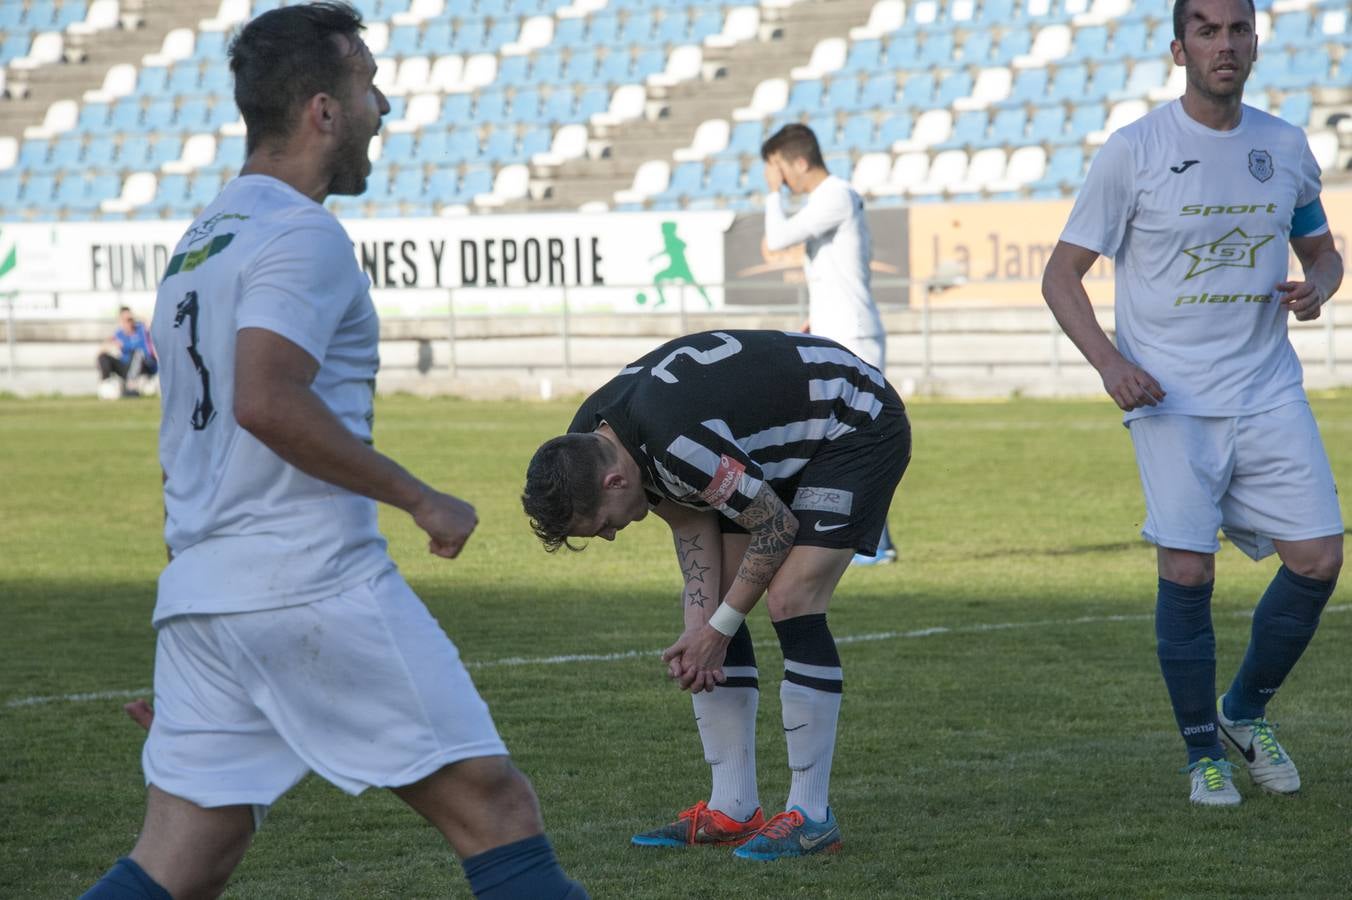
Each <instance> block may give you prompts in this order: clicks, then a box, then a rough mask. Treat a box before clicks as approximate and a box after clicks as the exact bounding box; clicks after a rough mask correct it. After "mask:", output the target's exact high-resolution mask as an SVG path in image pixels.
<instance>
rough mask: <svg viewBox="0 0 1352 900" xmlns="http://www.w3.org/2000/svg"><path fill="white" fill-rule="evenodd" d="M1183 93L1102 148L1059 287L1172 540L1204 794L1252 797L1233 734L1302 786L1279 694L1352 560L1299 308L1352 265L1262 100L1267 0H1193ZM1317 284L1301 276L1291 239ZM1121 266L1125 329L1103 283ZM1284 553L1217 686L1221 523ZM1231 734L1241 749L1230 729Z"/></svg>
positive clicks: (1195, 781) (1189, 722)
mask: <svg viewBox="0 0 1352 900" xmlns="http://www.w3.org/2000/svg"><path fill="white" fill-rule="evenodd" d="M1174 35H1175V40H1174V42H1173V45H1172V49H1173V55H1174V61H1175V62H1176V63H1177V64H1178V65H1180V66H1185V67H1186V69H1187V88H1186V91H1185V93H1184V95H1183V97H1182V98H1181V99H1179V100H1176V101H1174V102H1172V103H1168V104H1166V105H1164V106H1162V107H1160V108H1158V109H1156V110H1154V111H1152V112H1151V113H1149V114H1147V115H1146V116H1144V117H1143V118H1141V119H1139V120H1138V121H1136V122H1133V123H1132V124H1130V125H1128V126H1126V127H1124V128H1122V129H1121V130H1119V131H1117V132H1115V133H1114V134H1113V135H1112V136H1111V137H1110V138H1109V139H1108V141H1107V143H1106V144H1104V146H1103V148H1102V150H1100V151H1099V153H1098V155H1097V157H1096V158H1095V159H1094V162H1093V165H1092V166H1091V168H1090V171H1089V175H1088V177H1087V179H1086V181H1085V184H1084V187H1083V189H1082V190H1081V192H1080V195H1079V197H1078V198H1077V200H1076V203H1075V207H1074V209H1073V210H1072V212H1071V215H1070V219H1069V221H1068V222H1067V223H1066V227H1065V230H1064V231H1063V232H1062V234H1061V241H1060V243H1058V244H1057V247H1056V250H1055V251H1054V252H1053V254H1052V258H1051V260H1050V261H1049V262H1048V265H1047V270H1046V273H1045V275H1044V280H1043V295H1044V296H1045V297H1046V300H1047V303H1048V304H1049V305H1050V307H1051V309H1052V311H1053V312H1054V313H1055V314H1056V318H1057V321H1058V322H1060V323H1061V326H1062V328H1063V329H1064V330H1065V332H1066V334H1067V335H1068V336H1069V337H1070V338H1071V339H1072V340H1073V341H1074V342H1075V344H1076V346H1077V347H1079V348H1080V350H1081V352H1083V353H1084V355H1085V357H1086V358H1087V359H1088V360H1089V362H1090V363H1092V364H1093V365H1094V367H1095V368H1096V369H1097V370H1098V371H1099V373H1100V375H1102V377H1103V384H1104V387H1105V389H1106V390H1107V392H1108V394H1109V395H1110V396H1111V397H1112V398H1113V399H1114V400H1115V401H1116V402H1117V404H1118V406H1120V407H1121V408H1122V409H1123V410H1125V411H1126V416H1125V421H1126V424H1127V426H1128V428H1129V429H1130V433H1131V439H1132V443H1133V445H1134V447H1135V451H1136V461H1137V467H1138V469H1139V472H1140V478H1141V485H1142V488H1143V490H1144V493H1145V502H1146V521H1145V526H1144V528H1143V529H1142V534H1143V536H1144V537H1145V538H1146V539H1147V540H1148V541H1150V542H1151V543H1153V544H1155V545H1156V547H1157V557H1158V570H1159V587H1158V594H1157V600H1156V615H1155V631H1156V645H1157V650H1158V656H1159V662H1160V668H1161V671H1162V672H1163V675H1164V680H1165V684H1166V686H1167V688H1168V692H1169V697H1170V701H1171V703H1172V705H1173V710H1174V716H1175V719H1176V720H1177V723H1178V727H1179V731H1180V733H1181V734H1182V736H1183V740H1184V742H1185V744H1186V746H1187V751H1188V765H1187V767H1186V771H1187V772H1188V773H1189V774H1190V799H1191V801H1192V802H1193V803H1195V804H1199V805H1205V806H1233V805H1236V804H1238V803H1239V802H1240V801H1241V797H1240V794H1239V792H1238V790H1237V789H1236V788H1235V786H1234V781H1233V778H1232V767H1231V763H1230V762H1229V761H1228V759H1227V757H1226V752H1225V748H1224V747H1225V746H1228V747H1229V748H1230V749H1232V750H1234V751H1235V753H1236V757H1237V759H1238V760H1239V761H1240V762H1241V763H1242V764H1243V765H1245V766H1246V767H1247V768H1248V770H1249V774H1250V776H1251V778H1252V780H1253V782H1254V783H1255V784H1256V785H1257V786H1259V787H1261V788H1264V789H1265V790H1268V791H1270V792H1274V793H1279V794H1290V793H1294V792H1295V791H1296V790H1298V789H1299V787H1300V777H1299V775H1298V773H1297V771H1296V766H1295V763H1293V762H1292V760H1291V758H1290V756H1288V755H1287V753H1286V751H1285V749H1284V748H1283V747H1282V745H1281V744H1279V743H1278V742H1277V740H1276V738H1275V736H1274V727H1275V726H1274V725H1273V724H1272V723H1271V722H1270V721H1269V720H1268V719H1267V718H1266V706H1267V704H1268V702H1269V701H1270V700H1271V699H1272V697H1273V695H1274V694H1275V693H1276V692H1277V689H1278V688H1279V687H1280V686H1281V684H1282V682H1283V680H1284V679H1285V678H1286V676H1287V674H1288V673H1289V672H1290V671H1291V669H1292V668H1293V667H1294V666H1295V664H1296V662H1297V660H1298V659H1299V658H1300V655H1301V653H1302V652H1303V651H1304V649H1305V647H1306V645H1307V644H1308V643H1309V641H1310V639H1311V638H1312V637H1313V636H1314V632H1315V629H1316V628H1317V626H1318V624H1319V617H1320V613H1321V611H1322V610H1323V608H1324V606H1325V604H1326V603H1327V602H1328V599H1329V597H1330V596H1331V595H1332V593H1333V589H1334V587H1335V584H1336V582H1337V578H1338V573H1339V570H1340V568H1341V565H1342V541H1343V539H1342V535H1343V522H1342V516H1341V511H1340V509H1339V503H1338V495H1337V490H1336V488H1335V486H1334V483H1333V476H1332V473H1331V471H1330V468H1329V462H1328V458H1327V456H1326V455H1325V451H1324V446H1323V442H1322V441H1321V439H1320V435H1319V429H1318V427H1317V426H1316V424H1315V420H1314V416H1313V415H1312V414H1311V412H1310V407H1309V404H1308V403H1307V402H1306V399H1305V391H1304V388H1303V386H1302V373H1301V367H1300V362H1299V360H1298V359H1297V358H1296V354H1295V350H1294V349H1293V348H1292V346H1291V342H1290V340H1289V339H1288V336H1287V320H1288V317H1289V316H1292V315H1294V316H1295V318H1296V319H1298V320H1301V321H1305V320H1309V319H1313V318H1316V317H1318V316H1319V314H1320V308H1321V306H1322V305H1323V304H1324V303H1325V302H1326V301H1327V300H1328V299H1329V298H1330V297H1331V296H1332V295H1333V294H1334V292H1335V291H1337V289H1338V287H1339V285H1340V284H1341V281H1342V275H1343V266H1342V259H1341V258H1340V256H1339V255H1338V253H1337V251H1336V249H1335V248H1334V244H1333V239H1332V236H1331V235H1330V233H1329V227H1328V222H1327V220H1326V218H1325V215H1324V210H1323V207H1322V205H1321V203H1320V199H1319V193H1320V179H1319V166H1318V165H1317V164H1316V163H1315V160H1314V158H1313V156H1312V155H1311V153H1310V148H1309V144H1308V142H1307V141H1306V138H1305V134H1304V133H1303V132H1302V131H1301V130H1300V129H1299V128H1296V127H1293V126H1291V125H1289V124H1287V123H1285V122H1283V121H1281V120H1280V119H1277V118H1275V117H1274V116H1270V115H1268V114H1267V113H1264V112H1261V111H1259V110H1257V109H1254V108H1253V107H1251V106H1246V105H1244V104H1243V103H1242V102H1241V101H1242V95H1243V86H1244V81H1245V79H1246V78H1247V76H1248V74H1249V71H1250V69H1251V67H1252V65H1253V62H1254V59H1255V58H1256V56H1257V37H1256V34H1255V31H1254V8H1253V4H1252V3H1251V2H1249V0H1180V2H1177V3H1175V5H1174ZM1288 246H1289V247H1290V248H1291V249H1293V250H1294V251H1295V254H1296V257H1297V258H1298V259H1299V261H1300V264H1301V266H1302V268H1303V270H1304V280H1288V272H1287V265H1288V259H1287V252H1288V251H1287V248H1288ZM1100 255H1107V256H1111V257H1113V259H1114V262H1115V263H1116V320H1117V346H1116V347H1115V348H1114V346H1113V344H1112V343H1111V342H1110V341H1109V340H1108V338H1107V337H1106V335H1105V334H1104V333H1103V331H1102V329H1101V328H1099V327H1098V325H1097V323H1096V321H1095V319H1094V315H1093V311H1092V309H1091V307H1090V303H1089V298H1088V296H1087V294H1086V293H1085V291H1084V287H1083V284H1082V279H1083V277H1084V275H1085V273H1086V272H1088V271H1089V268H1090V267H1091V266H1092V265H1093V264H1094V261H1095V260H1096V259H1097V258H1098V257H1099V256H1100ZM1218 531H1224V533H1225V534H1226V535H1227V537H1228V538H1229V539H1230V541H1231V542H1232V543H1233V544H1234V545H1235V546H1236V547H1238V548H1239V549H1240V550H1242V551H1243V552H1245V553H1246V554H1248V555H1249V556H1250V557H1252V558H1253V559H1261V558H1263V557H1265V556H1268V555H1270V554H1272V553H1274V552H1275V553H1277V555H1278V556H1279V557H1280V558H1281V561H1282V566H1281V568H1280V569H1278V571H1277V574H1276V576H1275V577H1274V578H1273V580H1272V583H1271V585H1270V586H1269V587H1268V589H1267V591H1266V592H1265V593H1264V595H1263V597H1262V599H1261V600H1260V601H1259V603H1258V606H1257V608H1256V610H1255V612H1254V619H1253V628H1252V634H1251V639H1250V643H1249V647H1248V651H1247V653H1246V655H1245V657H1244V660H1243V662H1242V664H1241V665H1240V667H1239V671H1238V672H1237V674H1236V675H1235V677H1234V680H1233V681H1232V682H1231V684H1230V687H1229V688H1228V690H1227V691H1226V692H1225V694H1224V695H1223V696H1222V697H1221V698H1220V699H1219V700H1217V698H1216V694H1215V670H1216V651H1215V636H1214V632H1213V630H1212V625H1211V611H1210V604H1211V594H1212V588H1213V584H1214V572H1215V553H1216V551H1217V550H1219V548H1220V544H1219V541H1218V540H1217V532H1218ZM1223 745H1224V746H1223Z"/></svg>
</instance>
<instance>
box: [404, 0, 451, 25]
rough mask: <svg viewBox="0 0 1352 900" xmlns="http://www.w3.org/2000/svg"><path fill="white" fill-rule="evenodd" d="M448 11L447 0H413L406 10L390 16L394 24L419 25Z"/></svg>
mask: <svg viewBox="0 0 1352 900" xmlns="http://www.w3.org/2000/svg"><path fill="white" fill-rule="evenodd" d="M445 11H446V0H413V2H412V4H410V5H409V8H408V9H407V10H405V11H404V12H399V13H395V14H394V15H392V16H390V22H391V24H394V25H418V24H420V23H422V22H426V21H427V20H428V19H435V18H436V17H437V16H439V15H441V14H442V13H443V12H445Z"/></svg>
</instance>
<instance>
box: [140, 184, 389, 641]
mask: <svg viewBox="0 0 1352 900" xmlns="http://www.w3.org/2000/svg"><path fill="white" fill-rule="evenodd" d="M241 328H264V329H267V330H268V331H271V332H274V333H276V334H278V335H281V336H282V337H284V338H286V339H287V340H289V341H291V342H292V343H294V344H296V345H298V346H299V347H301V348H302V349H303V350H305V352H306V353H309V354H310V355H311V356H313V357H314V358H315V359H316V360H317V361H318V362H319V371H318V373H317V374H316V376H315V380H314V383H313V385H312V387H313V390H314V391H315V393H316V394H318V395H319V397H320V399H322V400H323V401H324V403H325V404H326V405H327V406H328V407H329V409H330V410H332V411H333V413H334V414H335V415H336V416H337V417H338V418H339V419H340V420H341V421H342V423H343V424H344V425H345V426H346V427H347V428H348V429H349V430H350V431H351V432H352V433H353V434H355V435H356V436H357V437H358V438H360V439H362V440H364V441H367V442H368V443H369V442H370V441H371V424H372V416H373V412H372V400H373V392H374V386H375V375H376V369H377V367H378V365H379V359H378V356H377V341H378V338H379V322H378V320H377V318H376V311H375V307H374V305H373V304H372V303H371V295H370V283H369V281H368V279H367V278H366V277H365V276H364V275H363V274H362V273H361V270H360V269H359V268H358V267H357V263H356V259H355V257H354V256H353V253H352V242H351V240H350V239H349V238H348V236H347V233H346V232H345V231H344V230H343V227H342V225H340V224H339V223H338V220H337V219H335V218H334V217H333V215H332V214H331V213H329V212H328V211H327V210H325V209H324V207H323V206H321V205H320V204H318V203H315V202H314V201H313V200H311V199H309V198H308V197H305V196H303V195H302V194H300V193H299V192H298V191H296V190H294V189H293V188H291V187H290V186H288V185H287V184H285V183H283V182H281V181H278V180H276V179H273V178H270V177H267V176H262V175H248V176H244V177H241V178H237V179H235V180H234V181H232V182H230V184H228V185H227V186H226V187H225V189H224V190H223V191H222V192H221V194H220V196H219V197H217V198H216V199H215V200H214V201H213V202H212V203H211V205H210V206H208V207H207V208H206V209H205V210H204V211H203V212H202V214H201V215H200V216H199V217H198V219H197V220H196V221H195V222H194V223H193V224H192V227H191V228H189V229H188V232H187V234H186V235H184V237H183V238H182V240H180V241H179V243H178V246H177V247H176V248H175V249H174V253H173V256H172V257H171V259H170V262H169V266H168V268H167V270H166V272H165V276H164V280H163V281H162V282H161V284H160V288H159V294H158V296H157V298H156V301H155V320H154V326H153V334H154V338H155V343H156V345H157V346H158V347H159V348H160V365H161V369H160V383H161V404H162V409H163V418H162V421H161V424H160V464H161V466H163V468H164V473H165V478H166V480H165V484H164V504H165V525H164V534H165V543H167V544H168V545H169V548H170V550H171V551H172V552H173V560H172V561H171V562H170V563H169V565H168V567H167V568H165V570H164V572H163V573H162V574H161V576H160V583H159V597H158V601H157V603H156V607H155V617H154V618H155V622H156V623H159V622H161V621H162V620H164V619H166V618H168V617H170V616H174V615H180V614H185V613H227V612H247V611H255V610H261V609H273V608H278V607H283V606H292V605H296V604H300V603H308V602H311V601H313V600H317V599H321V598H324V597H329V596H332V595H334V594H335V593H338V592H339V591H341V590H342V589H343V588H345V587H347V586H349V585H351V584H354V583H357V582H361V581H364V580H366V579H368V578H370V577H372V576H373V575H375V574H376V573H377V572H379V571H380V570H381V569H382V568H384V567H387V566H389V565H391V562H390V560H389V557H388V555H387V554H386V552H385V541H384V539H383V538H382V537H381V536H380V533H379V532H378V531H377V529H376V505H375V502H374V501H373V500H370V499H367V498H365V497H362V496H359V495H357V494H354V493H352V492H350V491H347V490H344V489H342V488H339V487H336V486H335V485H332V484H329V483H327V482H324V481H320V480H319V479H316V478H312V477H310V476H309V475H306V474H304V473H303V472H301V471H300V470H299V469H297V468H295V467H294V466H291V465H289V464H288V463H286V462H283V461H282V459H281V458H280V457H279V456H277V455H276V454H275V453H273V452H272V451H271V450H269V449H268V448H267V447H266V446H264V445H263V444H262V443H261V442H260V441H259V440H258V439H257V438H255V437H254V436H253V435H251V434H249V433H248V432H247V431H245V430H244V429H243V428H241V427H240V426H239V423H238V422H236V421H235V417H234V411H233V407H234V382H235V335H236V332H237V331H239V330H240V329H241Z"/></svg>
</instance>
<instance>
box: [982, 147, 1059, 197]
mask: <svg viewBox="0 0 1352 900" xmlns="http://www.w3.org/2000/svg"><path fill="white" fill-rule="evenodd" d="M1045 174H1047V151H1046V150H1044V149H1042V148H1041V147H1019V148H1018V149H1017V150H1015V151H1014V152H1013V153H1011V154H1009V165H1008V166H1006V167H1005V177H1004V179H1003V180H1001V181H999V182H997V183H995V184H992V185H991V186H990V189H991V190H992V191H1017V190H1019V189H1021V188H1022V187H1023V186H1024V185H1028V184H1032V183H1033V182H1034V181H1037V180H1038V179H1040V178H1041V177H1042V176H1043V175H1045Z"/></svg>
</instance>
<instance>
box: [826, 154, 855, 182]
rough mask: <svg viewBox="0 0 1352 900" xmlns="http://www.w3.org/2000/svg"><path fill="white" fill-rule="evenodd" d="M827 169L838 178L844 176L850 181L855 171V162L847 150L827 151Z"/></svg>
mask: <svg viewBox="0 0 1352 900" xmlns="http://www.w3.org/2000/svg"><path fill="white" fill-rule="evenodd" d="M825 157H826V159H825V162H826V171H828V172H830V173H831V174H832V175H834V176H836V177H837V178H844V179H845V180H846V181H849V179H850V174H851V173H852V172H853V171H854V162H853V161H852V160H851V159H850V154H849V153H846V152H843V151H841V152H836V153H827V154H826V155H825Z"/></svg>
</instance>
